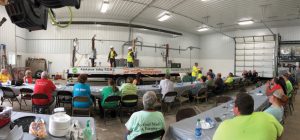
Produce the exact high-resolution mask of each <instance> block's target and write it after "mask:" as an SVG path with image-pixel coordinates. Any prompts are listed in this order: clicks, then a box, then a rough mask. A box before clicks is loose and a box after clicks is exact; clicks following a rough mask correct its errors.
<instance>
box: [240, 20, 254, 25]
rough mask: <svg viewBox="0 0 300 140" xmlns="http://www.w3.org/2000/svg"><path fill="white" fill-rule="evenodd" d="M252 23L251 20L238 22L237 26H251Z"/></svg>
mask: <svg viewBox="0 0 300 140" xmlns="http://www.w3.org/2000/svg"><path fill="white" fill-rule="evenodd" d="M253 23H254V21H253V20H244V21H240V22H239V23H238V24H239V25H250V24H253Z"/></svg>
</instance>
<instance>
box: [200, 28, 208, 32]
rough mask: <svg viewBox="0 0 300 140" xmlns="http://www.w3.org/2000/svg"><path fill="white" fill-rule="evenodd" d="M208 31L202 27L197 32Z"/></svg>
mask: <svg viewBox="0 0 300 140" xmlns="http://www.w3.org/2000/svg"><path fill="white" fill-rule="evenodd" d="M208 30H209V28H208V27H201V28H199V29H198V30H197V31H198V32H204V31H208Z"/></svg>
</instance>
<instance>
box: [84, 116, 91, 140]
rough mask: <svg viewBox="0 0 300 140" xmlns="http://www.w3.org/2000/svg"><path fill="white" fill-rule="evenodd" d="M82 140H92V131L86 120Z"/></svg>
mask: <svg viewBox="0 0 300 140" xmlns="http://www.w3.org/2000/svg"><path fill="white" fill-rule="evenodd" d="M83 136H84V140H92V129H91V125H90V120H87V122H86V127H85V128H84V130H83Z"/></svg>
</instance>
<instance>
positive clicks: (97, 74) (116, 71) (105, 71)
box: [67, 67, 190, 85]
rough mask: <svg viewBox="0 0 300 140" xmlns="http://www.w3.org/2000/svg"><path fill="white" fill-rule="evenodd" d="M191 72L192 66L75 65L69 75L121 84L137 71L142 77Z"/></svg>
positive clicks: (68, 71)
mask: <svg viewBox="0 0 300 140" xmlns="http://www.w3.org/2000/svg"><path fill="white" fill-rule="evenodd" d="M189 72H190V68H127V67H116V68H111V67H73V68H70V69H68V70H67V75H68V78H71V77H77V76H78V75H79V74H82V73H84V74H88V77H89V78H112V79H115V80H116V82H117V84H118V85H120V84H121V83H123V82H125V80H126V79H127V78H128V77H133V78H135V76H136V74H137V73H141V76H142V77H163V76H165V75H166V74H169V75H171V76H179V73H189Z"/></svg>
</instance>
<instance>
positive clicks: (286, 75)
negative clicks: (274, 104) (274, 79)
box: [282, 73, 293, 97]
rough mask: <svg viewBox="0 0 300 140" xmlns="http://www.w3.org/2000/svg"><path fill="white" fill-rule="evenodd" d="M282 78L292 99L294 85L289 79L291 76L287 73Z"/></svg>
mask: <svg viewBox="0 0 300 140" xmlns="http://www.w3.org/2000/svg"><path fill="white" fill-rule="evenodd" d="M282 78H283V79H284V81H285V85H286V90H287V96H288V97H292V94H293V93H292V92H293V85H292V83H291V81H290V80H289V79H288V78H289V75H288V74H287V73H285V74H284V75H283V76H282Z"/></svg>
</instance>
